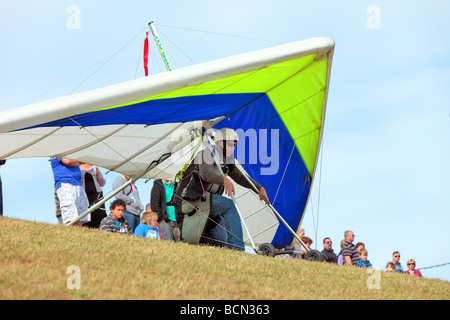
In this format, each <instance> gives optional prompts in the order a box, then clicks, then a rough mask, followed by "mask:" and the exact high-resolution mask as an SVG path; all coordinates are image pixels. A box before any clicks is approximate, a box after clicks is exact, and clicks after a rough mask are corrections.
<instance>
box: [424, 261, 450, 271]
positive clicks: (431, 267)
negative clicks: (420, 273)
mask: <svg viewBox="0 0 450 320" xmlns="http://www.w3.org/2000/svg"><path fill="white" fill-rule="evenodd" d="M448 264H450V262H446V263H443V264H438V265H435V266H430V267H423V268H418V269H417V270H424V269H433V268H437V267H443V266H446V265H448Z"/></svg>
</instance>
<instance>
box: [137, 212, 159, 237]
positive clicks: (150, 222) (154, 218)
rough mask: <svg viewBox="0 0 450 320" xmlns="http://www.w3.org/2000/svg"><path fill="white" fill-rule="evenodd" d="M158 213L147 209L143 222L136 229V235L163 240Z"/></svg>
mask: <svg viewBox="0 0 450 320" xmlns="http://www.w3.org/2000/svg"><path fill="white" fill-rule="evenodd" d="M157 223H158V215H157V214H156V213H155V212H153V211H146V212H144V213H143V214H142V217H141V223H140V224H139V225H138V226H137V227H136V230H134V235H135V236H136V237H143V238H149V239H154V240H161V234H160V232H159V229H158V227H157V226H156V225H157Z"/></svg>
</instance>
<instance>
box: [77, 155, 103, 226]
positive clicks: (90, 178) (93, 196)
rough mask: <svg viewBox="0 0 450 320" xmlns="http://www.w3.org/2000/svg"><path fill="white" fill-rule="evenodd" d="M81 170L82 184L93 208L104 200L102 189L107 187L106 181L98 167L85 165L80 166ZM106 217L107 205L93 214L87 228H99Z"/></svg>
mask: <svg viewBox="0 0 450 320" xmlns="http://www.w3.org/2000/svg"><path fill="white" fill-rule="evenodd" d="M80 169H81V182H82V184H83V188H84V191H85V192H86V196H87V198H88V201H89V207H92V206H93V205H95V204H96V203H97V201H98V200H100V199H101V198H103V191H102V187H103V186H104V185H105V183H106V180H105V178H103V174H102V172H101V171H100V170H99V168H98V167H97V166H95V165H94V166H93V165H92V164H89V163H84V164H82V165H81V166H80ZM105 217H106V212H105V204H103V205H102V206H101V207H99V208H97V209H96V210H94V211H93V212H91V221H90V222H88V223H86V224H85V226H86V227H89V228H98V227H99V226H100V222H101V221H102V220H103V218H105Z"/></svg>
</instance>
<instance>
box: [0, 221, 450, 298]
mask: <svg viewBox="0 0 450 320" xmlns="http://www.w3.org/2000/svg"><path fill="white" fill-rule="evenodd" d="M0 238H1V246H0V259H1V268H0V299H2V300H4V299H158V300H159V299H161V300H166V299H175V300H203V299H208V300H235V299H245V300H260V299H264V300H272V299H275V300H297V299H442V300H448V299H450V283H449V282H446V281H440V280H434V279H421V278H417V277H412V276H406V275H402V274H390V273H386V272H382V271H378V273H374V274H372V273H368V272H367V270H364V269H360V268H355V267H344V266H338V265H331V264H326V263H318V262H309V261H301V260H294V259H282V258H275V259H274V258H269V257H265V256H256V255H250V254H246V253H239V252H235V251H231V250H226V249H219V248H211V247H205V246H195V245H188V244H184V243H172V242H166V241H151V240H147V239H143V238H137V237H134V236H127V235H118V234H111V233H105V232H103V231H100V230H90V229H86V228H77V227H66V226H59V225H56V226H55V225H48V224H42V223H36V222H30V221H23V220H15V219H9V218H3V217H0ZM71 266H76V267H77V268H79V269H78V270H79V273H73V269H70V267H71ZM68 268H69V269H68ZM77 275H79V278H76V276H77ZM74 279H75V280H76V279H79V280H80V282H79V284H80V289H71V288H69V287H71V285H73V284H76V283H77V282H74ZM374 279H375V280H376V279H378V282H373V281H372V280H374ZM368 282H369V284H378V285H379V287H380V289H369V287H368ZM68 283H69V287H68Z"/></svg>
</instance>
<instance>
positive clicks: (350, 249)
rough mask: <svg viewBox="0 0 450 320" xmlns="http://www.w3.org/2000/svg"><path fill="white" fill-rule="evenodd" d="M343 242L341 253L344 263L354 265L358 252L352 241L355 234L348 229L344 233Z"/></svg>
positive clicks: (356, 261) (357, 258)
mask: <svg viewBox="0 0 450 320" xmlns="http://www.w3.org/2000/svg"><path fill="white" fill-rule="evenodd" d="M344 238H345V243H344V245H343V247H342V255H343V256H344V264H345V265H349V266H352V265H353V266H355V265H356V264H357V263H358V261H359V260H360V259H359V253H358V251H357V250H356V247H355V245H354V244H353V241H354V240H355V234H354V233H353V231H351V230H348V231H345V233H344Z"/></svg>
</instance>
